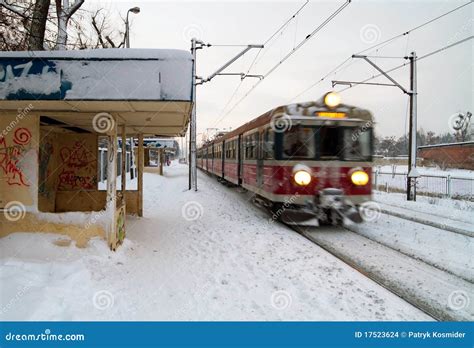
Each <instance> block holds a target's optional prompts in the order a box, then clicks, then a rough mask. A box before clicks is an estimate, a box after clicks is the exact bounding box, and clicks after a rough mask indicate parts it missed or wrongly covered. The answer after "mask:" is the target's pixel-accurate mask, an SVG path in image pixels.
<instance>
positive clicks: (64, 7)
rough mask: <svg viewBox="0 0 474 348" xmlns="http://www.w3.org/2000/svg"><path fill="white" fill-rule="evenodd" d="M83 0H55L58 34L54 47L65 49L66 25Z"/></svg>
mask: <svg viewBox="0 0 474 348" xmlns="http://www.w3.org/2000/svg"><path fill="white" fill-rule="evenodd" d="M83 3H84V0H75V1H74V2H73V3H72V4H70V3H69V0H56V14H57V16H58V36H57V39H56V49H57V50H65V49H66V44H67V25H68V22H69V19H70V18H71V16H72V15H73V14H74V13H75V12H76V11H77V10H78V9H79V7H81V6H82V4H83Z"/></svg>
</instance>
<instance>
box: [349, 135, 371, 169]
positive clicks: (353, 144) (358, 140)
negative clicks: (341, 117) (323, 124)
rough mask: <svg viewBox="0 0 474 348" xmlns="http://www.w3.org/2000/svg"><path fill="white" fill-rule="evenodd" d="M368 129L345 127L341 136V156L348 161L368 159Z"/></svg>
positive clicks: (369, 150)
mask: <svg viewBox="0 0 474 348" xmlns="http://www.w3.org/2000/svg"><path fill="white" fill-rule="evenodd" d="M371 135H372V132H371V130H370V129H365V130H364V131H361V129H360V128H345V129H344V138H343V141H344V142H343V158H344V159H345V160H349V161H360V160H370V157H371V139H372V136H371Z"/></svg>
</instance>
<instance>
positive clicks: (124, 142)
mask: <svg viewBox="0 0 474 348" xmlns="http://www.w3.org/2000/svg"><path fill="white" fill-rule="evenodd" d="M126 163H127V134H126V130H125V125H123V126H122V198H123V201H124V202H125V191H126V189H127V167H126Z"/></svg>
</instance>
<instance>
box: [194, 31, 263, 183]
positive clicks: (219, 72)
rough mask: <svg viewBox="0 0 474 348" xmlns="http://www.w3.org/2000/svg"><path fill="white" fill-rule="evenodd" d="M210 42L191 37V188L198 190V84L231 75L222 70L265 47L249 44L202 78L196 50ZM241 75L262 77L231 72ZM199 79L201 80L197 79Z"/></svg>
mask: <svg viewBox="0 0 474 348" xmlns="http://www.w3.org/2000/svg"><path fill="white" fill-rule="evenodd" d="M211 46H212V45H210V44H205V43H204V42H202V41H200V40H197V39H196V38H193V39H191V54H192V56H193V78H192V83H193V86H192V96H191V99H192V102H193V109H192V111H191V117H190V120H189V188H188V189H189V190H191V189H194V191H197V158H196V86H197V85H202V84H203V83H206V82H209V81H211V80H212V79H213V78H214V77H216V76H218V75H229V74H226V73H223V72H222V71H223V70H224V69H226V68H227V67H228V66H229V65H231V64H232V63H234V62H235V61H236V60H237V59H239V58H240V57H242V56H243V55H244V54H245V53H247V52H248V51H250V50H251V49H253V48H263V45H247V46H246V47H245V49H244V50H243V51H241V52H239V53H238V54H237V55H236V56H235V57H233V58H232V59H230V60H229V61H228V62H227V63H225V64H224V65H223V66H221V67H220V68H219V69H217V70H216V71H215V72H214V73H213V74H211V75H209V76H208V77H207V78H202V77H198V76H196V52H197V50H199V49H202V48H203V47H211ZM231 75H239V76H241V79H242V80H243V79H244V78H246V77H258V78H262V77H261V76H260V75H245V74H242V73H239V74H231ZM197 80H199V82H198V81H197Z"/></svg>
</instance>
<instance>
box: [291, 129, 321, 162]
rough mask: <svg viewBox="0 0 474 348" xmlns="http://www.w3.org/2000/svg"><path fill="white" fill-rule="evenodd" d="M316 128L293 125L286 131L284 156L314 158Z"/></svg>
mask: <svg viewBox="0 0 474 348" xmlns="http://www.w3.org/2000/svg"><path fill="white" fill-rule="evenodd" d="M314 132H315V128H311V127H301V126H297V127H292V128H290V129H289V130H287V131H286V132H285V136H284V140H283V158H298V159H314V157H315V156H316V151H315V137H314Z"/></svg>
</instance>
